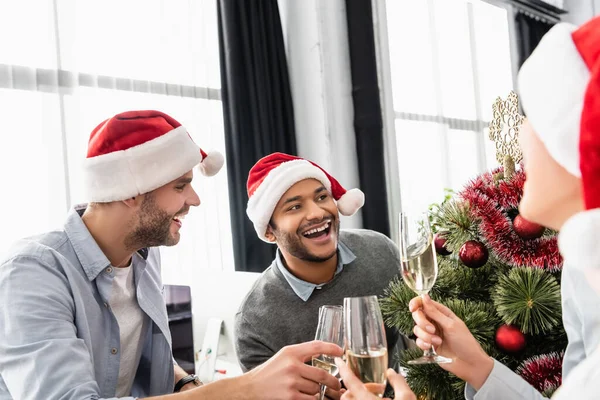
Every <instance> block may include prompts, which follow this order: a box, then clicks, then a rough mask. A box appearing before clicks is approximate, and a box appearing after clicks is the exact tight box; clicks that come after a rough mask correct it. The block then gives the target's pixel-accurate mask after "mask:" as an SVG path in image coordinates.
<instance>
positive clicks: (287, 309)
mask: <svg viewBox="0 0 600 400" xmlns="http://www.w3.org/2000/svg"><path fill="white" fill-rule="evenodd" d="M248 196H249V201H248V208H247V213H248V216H249V217H250V220H251V221H252V222H253V224H254V227H255V229H256V233H257V234H258V236H259V237H260V238H261V239H262V240H264V241H266V242H268V243H274V244H277V246H278V251H277V255H276V257H275V260H273V262H272V263H271V265H270V266H269V268H267V269H266V271H265V272H264V273H263V274H262V276H261V277H260V278H259V279H258V281H257V282H256V283H255V285H254V287H253V288H252V290H251V291H250V292H249V293H248V295H247V296H246V299H245V300H244V301H243V303H242V305H241V307H240V310H239V312H238V313H237V315H236V322H235V336H236V348H237V352H238V356H239V359H240V363H241V366H242V368H243V369H244V370H245V371H248V370H251V369H253V368H254V367H256V366H258V365H260V364H262V363H263V362H265V361H266V360H268V359H269V358H270V357H271V356H273V355H274V354H275V353H277V351H279V349H281V348H282V347H284V346H286V345H290V344H294V343H302V342H307V341H310V340H313V339H314V336H315V331H316V328H317V322H318V309H319V307H320V306H322V305H326V304H329V305H341V304H342V303H343V299H344V297H356V296H367V295H381V294H382V293H383V290H384V289H385V288H386V287H387V286H388V284H389V282H390V280H391V279H393V278H394V277H395V276H398V274H399V265H400V259H399V252H398V248H397V247H396V246H395V244H394V243H393V242H392V241H391V240H390V239H389V238H387V237H386V236H384V235H382V234H380V233H377V232H374V231H369V230H363V229H356V230H342V231H341V232H340V229H339V214H340V213H341V214H342V215H352V214H354V213H355V212H356V211H357V210H358V209H359V208H360V207H362V205H363V204H364V194H363V193H362V192H361V191H360V190H358V189H352V190H349V191H346V190H345V189H344V188H343V187H342V186H341V185H340V184H339V183H338V182H337V181H336V180H335V179H334V178H333V177H331V176H330V175H329V174H327V173H326V172H325V171H324V170H323V169H322V168H320V167H319V166H317V165H316V164H314V163H312V162H310V161H307V160H304V159H301V158H298V157H294V156H290V155H287V154H282V153H274V154H271V155H269V156H267V157H264V158H262V159H261V160H259V161H258V162H257V163H256V164H255V165H254V167H253V168H252V169H251V170H250V174H249V177H248ZM386 335H387V342H388V349H389V354H390V357H389V360H390V363H392V362H394V358H395V357H394V355H393V354H394V353H393V352H392V350H393V349H394V348H395V347H396V346H397V345H398V347H399V348H402V349H403V348H406V347H408V346H409V344H410V341H409V340H408V339H407V338H406V337H404V336H402V335H400V334H399V333H398V332H397V331H395V330H393V329H387V328H386Z"/></svg>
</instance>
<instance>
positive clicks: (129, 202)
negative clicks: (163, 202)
mask: <svg viewBox="0 0 600 400" xmlns="http://www.w3.org/2000/svg"><path fill="white" fill-rule="evenodd" d="M142 199H143V195H139V196H135V197H130V198H128V199H125V200H122V202H123V204H125V205H126V206H127V207H129V208H137V207H138V206H139V205H140V204H141V203H142Z"/></svg>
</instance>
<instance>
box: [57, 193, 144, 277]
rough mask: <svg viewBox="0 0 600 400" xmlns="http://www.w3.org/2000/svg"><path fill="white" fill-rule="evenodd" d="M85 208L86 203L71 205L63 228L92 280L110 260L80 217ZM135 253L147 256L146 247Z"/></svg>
mask: <svg viewBox="0 0 600 400" xmlns="http://www.w3.org/2000/svg"><path fill="white" fill-rule="evenodd" d="M86 208H87V204H82V205H78V206H75V207H73V208H72V209H71V211H70V212H69V215H68V216H67V220H66V222H65V226H64V228H65V233H66V234H67V236H68V238H69V241H70V242H71V245H72V246H73V249H74V250H75V254H77V258H78V259H79V262H80V263H81V266H82V267H83V270H84V271H85V273H86V275H87V277H88V279H89V280H90V281H92V280H94V279H96V277H97V276H98V274H99V273H100V272H102V270H104V268H106V267H108V266H109V265H110V261H109V260H108V258H107V257H106V255H104V253H103V252H102V249H100V246H98V243H96V241H95V240H94V237H93V236H92V234H91V233H90V231H89V230H88V229H87V226H85V224H84V223H83V220H82V219H81V216H82V215H83V213H84V212H85V210H86ZM137 253H138V254H139V255H140V256H141V257H142V258H143V259H144V260H146V258H147V257H148V249H147V248H144V249H140V250H139V251H138V252H137Z"/></svg>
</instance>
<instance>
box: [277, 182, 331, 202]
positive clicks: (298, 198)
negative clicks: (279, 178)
mask: <svg viewBox="0 0 600 400" xmlns="http://www.w3.org/2000/svg"><path fill="white" fill-rule="evenodd" d="M324 190H327V189H325V186H321V187H318V188H317V189H315V194H318V193H321V192H322V191H324ZM301 199H302V196H294V197H290V198H289V199H286V200H285V201H284V202H283V204H282V205H286V204H288V203H293V202H294V201H298V200H301Z"/></svg>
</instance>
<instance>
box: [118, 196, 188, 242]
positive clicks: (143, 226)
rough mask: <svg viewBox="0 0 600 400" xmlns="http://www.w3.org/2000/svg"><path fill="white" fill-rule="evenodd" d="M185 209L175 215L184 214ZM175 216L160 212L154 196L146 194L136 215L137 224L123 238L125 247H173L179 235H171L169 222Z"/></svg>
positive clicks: (134, 223)
mask: <svg viewBox="0 0 600 400" xmlns="http://www.w3.org/2000/svg"><path fill="white" fill-rule="evenodd" d="M185 211H186V209H185V208H183V209H181V210H180V211H179V212H177V213H176V214H175V215H178V214H181V213H184V212H185ZM175 215H169V214H168V213H167V212H166V211H164V210H161V209H160V208H159V207H158V205H157V204H156V200H155V199H154V196H153V195H151V194H149V193H148V194H146V196H145V197H144V200H143V201H142V205H141V206H140V211H139V213H138V217H137V222H133V221H132V222H133V223H132V225H135V228H134V229H133V231H132V232H131V233H130V234H129V235H127V237H126V238H125V246H127V248H131V249H138V248H143V247H156V246H174V245H176V244H177V243H178V242H179V235H176V236H175V237H174V236H172V235H171V232H170V229H171V222H173V217H174V216H175Z"/></svg>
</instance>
